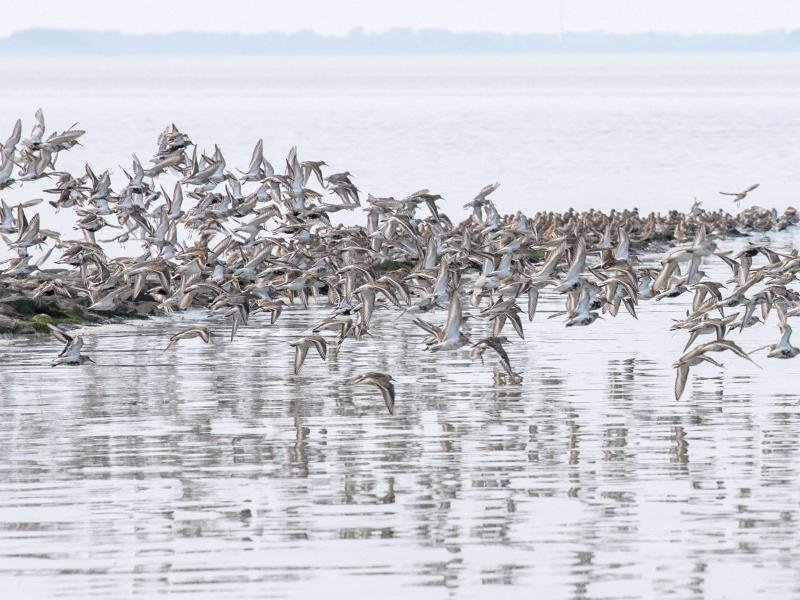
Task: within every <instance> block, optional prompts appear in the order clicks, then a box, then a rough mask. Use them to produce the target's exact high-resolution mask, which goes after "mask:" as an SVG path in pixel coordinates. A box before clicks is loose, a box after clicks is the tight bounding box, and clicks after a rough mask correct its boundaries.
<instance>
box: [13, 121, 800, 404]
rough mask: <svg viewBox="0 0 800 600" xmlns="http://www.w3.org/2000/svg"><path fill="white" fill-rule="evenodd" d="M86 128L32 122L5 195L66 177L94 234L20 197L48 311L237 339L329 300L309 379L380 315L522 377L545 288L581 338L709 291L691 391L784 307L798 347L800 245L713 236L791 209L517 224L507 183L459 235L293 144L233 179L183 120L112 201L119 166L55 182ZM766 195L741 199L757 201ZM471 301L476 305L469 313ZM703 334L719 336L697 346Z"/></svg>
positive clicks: (18, 133)
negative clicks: (781, 248) (387, 313)
mask: <svg viewBox="0 0 800 600" xmlns="http://www.w3.org/2000/svg"><path fill="white" fill-rule="evenodd" d="M83 134H84V131H82V130H80V129H75V126H74V125H73V126H72V127H70V128H68V129H66V130H64V131H61V132H58V131H56V132H53V133H51V134H50V135H49V136H45V120H44V116H43V114H42V111H41V110H39V111H37V113H36V122H35V124H34V126H33V129H32V131H31V133H30V135H29V136H28V137H27V138H24V139H23V138H22V124H21V121H17V123H16V125H15V127H14V129H13V131H12V134H11V136H10V137H9V138H8V140H7V141H6V142H5V144H4V145H3V146H2V148H0V154H1V155H2V156H1V157H0V158H1V159H2V160H0V189H5V188H9V187H11V186H14V185H17V184H20V185H21V184H23V183H25V182H29V181H34V180H39V179H46V180H48V182H49V184H48V185H49V187H48V188H47V189H45V190H44V192H45V193H47V194H48V195H50V196H51V200H50V204H51V205H52V206H53V207H55V209H56V210H58V211H67V210H69V211H73V212H74V215H75V228H76V229H77V230H80V232H81V234H82V236H81V239H70V240H67V239H62V237H61V235H59V233H58V232H55V231H51V230H47V229H44V228H43V227H42V226H41V223H40V215H39V214H35V215H33V216H31V215H30V214H29V213H30V212H31V210H30V209H31V207H33V206H35V205H36V204H37V203H38V202H40V201H41V199H33V200H29V201H26V202H22V203H20V204H17V205H15V206H9V205H8V204H7V203H6V202H5V201H2V207H1V208H0V235H2V239H3V240H4V241H5V244H6V246H7V251H9V252H10V253H11V254H12V255H13V258H11V259H9V260H7V261H5V263H6V265H7V266H6V268H5V270H3V271H2V272H0V286H2V285H4V283H3V282H4V281H7V280H8V278H25V277H36V278H38V279H40V280H41V284H40V285H38V287H37V289H36V291H35V293H34V299H41V298H47V297H55V298H81V299H85V303H86V305H87V306H88V307H89V308H90V309H93V310H110V311H113V310H116V309H117V308H118V307H120V306H121V305H125V304H134V305H135V304H137V303H144V302H150V303H153V304H154V305H155V306H156V307H157V310H159V311H162V312H163V313H172V312H173V311H182V310H186V309H189V308H192V307H195V308H196V307H202V308H205V309H207V311H208V314H209V315H222V316H223V317H224V318H225V319H228V320H229V321H230V325H231V330H230V339H231V341H233V339H234V338H235V336H236V333H237V330H238V329H239V328H240V327H242V326H245V325H247V323H248V318H249V317H250V315H251V314H253V313H254V312H259V311H260V312H265V313H268V314H269V316H270V322H271V323H273V324H274V323H275V322H276V321H277V320H278V319H279V318H280V315H281V312H282V311H283V310H284V309H285V308H286V307H287V306H291V305H293V304H296V303H300V304H302V305H303V306H304V307H307V305H308V302H309V299H310V298H315V299H316V301H317V302H320V301H322V300H323V299H324V301H326V302H327V303H328V304H329V306H330V307H331V312H330V315H329V316H327V317H326V318H324V319H323V320H321V321H320V322H317V323H314V324H312V325H311V326H310V327H309V330H308V335H305V336H304V337H301V338H299V339H296V340H294V341H293V342H292V346H294V349H295V356H294V372H295V373H299V372H300V370H301V369H302V367H303V364H304V362H305V360H306V358H307V355H308V352H309V350H311V349H312V348H313V350H314V351H315V352H316V353H317V354H318V355H319V357H320V358H321V359H323V360H324V359H325V358H326V355H327V352H328V347H329V346H330V345H331V344H335V345H336V347H340V346H342V344H343V343H344V342H345V341H346V340H353V341H358V340H360V339H361V338H362V337H364V336H367V335H371V333H370V325H371V322H372V318H373V315H374V313H375V312H376V310H379V309H393V310H396V311H397V312H398V314H399V317H398V318H401V317H404V316H405V317H406V318H413V322H414V323H415V324H416V325H417V326H419V327H420V328H421V329H422V330H423V331H424V332H425V334H426V337H425V338H424V345H425V347H426V349H427V350H428V351H430V352H452V351H455V350H458V349H460V348H462V347H465V346H469V347H470V348H471V356H472V357H473V358H474V359H480V360H481V361H483V360H484V356H485V355H486V353H487V351H488V350H491V351H492V353H493V354H494V355H496V357H497V359H498V360H499V364H500V366H501V367H502V371H503V373H504V375H503V377H507V378H509V379H510V380H513V381H519V380H521V376H520V374H519V373H517V372H516V371H515V370H514V369H513V368H512V364H511V361H510V359H509V356H508V354H507V352H506V350H505V347H504V346H505V345H506V344H507V343H508V341H509V340H508V337H506V335H505V332H506V331H507V329H508V327H507V326H509V325H510V328H511V330H512V331H513V332H514V334H515V335H516V336H518V337H520V338H524V330H523V326H522V317H523V316H524V317H526V318H527V319H528V320H530V321H533V319H534V317H535V315H536V309H537V302H538V299H539V296H540V294H542V293H543V292H548V293H552V294H556V295H560V296H562V297H563V299H564V305H565V306H564V310H563V312H561V313H559V314H557V315H552V316H559V315H561V316H563V317H564V320H565V325H566V326H567V327H576V326H589V325H591V324H592V323H594V322H595V321H596V320H597V319H600V318H603V317H604V316H607V317H618V316H619V315H620V314H627V315H629V316H630V317H633V318H636V315H637V308H638V307H639V305H640V302H642V301H655V302H658V301H660V300H661V299H663V298H675V297H678V296H682V295H684V294H685V295H692V296H693V298H692V307H691V310H688V311H687V313H686V318H685V319H683V320H681V321H679V322H676V323H675V325H674V327H673V329H681V330H684V331H685V332H687V334H688V335H689V343H688V344H687V346H686V349H685V353H684V354H683V355H682V356H681V357H680V358H679V359H678V360H677V361H676V362H675V363H674V367H675V369H676V371H677V377H676V382H675V397H676V398H680V396H681V395H682V393H683V391H684V388H685V386H686V382H687V379H688V376H689V371H690V369H691V368H692V367H694V366H696V365H699V364H701V363H703V362H707V363H711V364H713V365H717V366H721V365H720V363H719V362H718V361H717V360H716V359H715V358H713V355H714V354H716V353H721V352H722V353H724V352H728V353H731V354H733V355H736V356H738V357H740V358H742V359H744V360H747V361H751V362H752V359H751V358H750V355H751V354H752V352H747V351H745V350H744V349H742V347H741V346H740V345H739V344H737V343H736V342H735V341H734V340H733V339H732V336H733V335H734V334H735V333H737V332H741V331H742V330H744V329H746V328H748V327H751V326H753V325H755V324H757V323H763V322H765V321H766V320H767V317H768V315H769V314H770V312H771V311H773V310H774V311H775V312H776V313H777V314H778V327H779V329H780V339H779V341H778V342H776V343H775V344H773V345H771V346H769V347H768V350H769V352H768V354H767V356H768V357H770V358H792V357H794V356H796V355H797V354H798V352H800V349H798V348H797V347H795V346H792V345H791V342H790V337H791V333H792V329H791V326H790V325H789V320H790V318H791V317H794V316H797V315H798V314H800V293H798V292H797V291H795V290H793V289H791V287H790V286H791V285H793V284H795V283H797V273H798V272H800V256H798V254H797V251H792V252H791V253H790V254H784V253H781V252H778V251H777V250H775V249H773V248H771V247H769V245H767V244H755V243H748V244H747V245H746V246H745V247H744V248H743V249H742V250H740V251H738V252H735V253H732V252H721V251H718V248H717V243H716V241H715V240H717V239H719V238H721V237H725V236H729V235H736V234H740V232H741V231H747V230H758V231H766V230H771V229H783V228H785V227H787V226H789V225H793V224H795V223H796V222H797V221H798V215H797V214H796V212H795V211H794V210H793V209H788V210H787V211H786V212H785V213H783V214H782V215H779V214H778V213H777V212H776V211H766V210H762V209H757V208H751V209H747V210H745V211H742V212H741V213H739V214H738V215H737V216H731V215H729V214H727V213H726V212H723V211H715V212H710V211H705V210H703V209H702V207H701V206H700V204H699V203H697V202H695V204H694V205H693V206H692V208H691V210H690V211H689V212H687V213H681V212H678V211H670V212H669V213H667V214H664V215H662V214H652V213H651V214H649V215H646V216H644V215H640V214H639V212H638V211H637V210H625V211H621V212H618V211H611V212H610V213H609V214H604V213H602V212H599V211H594V210H590V211H587V212H581V213H579V212H575V211H573V210H571V209H570V210H568V211H566V212H564V213H557V212H549V211H548V212H537V213H536V214H534V215H532V216H527V215H525V214H523V213H521V212H517V213H516V214H513V215H503V214H501V213H500V212H498V210H497V207H496V206H495V204H494V203H493V201H492V200H491V199H490V195H491V194H492V193H493V192H494V191H495V190H496V189H497V187H498V184H493V185H488V186H486V187H484V188H483V189H482V190H480V192H479V193H478V194H477V195H476V196H475V197H474V198H473V199H472V200H471V201H470V202H468V203H467V204H465V205H464V206H465V208H466V209H469V210H470V211H471V214H470V215H469V216H468V217H467V218H466V219H464V220H462V221H460V222H458V223H454V222H453V221H451V220H450V218H449V217H448V216H447V215H446V214H444V213H443V212H442V211H441V210H440V207H439V205H438V202H439V201H440V200H441V196H439V195H437V194H433V193H431V192H429V191H428V190H420V191H418V192H415V193H413V194H411V195H410V196H408V197H405V198H401V199H396V198H393V197H380V198H379V197H374V196H372V195H368V196H367V197H366V198H363V197H362V194H361V192H360V191H359V190H358V188H357V187H356V185H355V184H354V183H353V181H352V175H351V174H350V173H349V172H347V171H344V172H339V173H327V174H326V173H325V172H324V171H323V168H324V167H326V166H327V165H326V163H325V162H324V161H313V160H305V161H304V160H301V159H300V157H299V156H298V153H297V151H296V149H294V148H293V149H292V150H291V151H290V152H289V154H288V156H287V158H286V160H285V163H284V164H283V165H282V167H283V168H282V169H276V168H275V167H274V166H273V165H272V164H271V163H270V162H269V161H268V160H267V159H266V158H265V157H264V155H263V144H262V141H261V140H259V141H258V143H257V144H256V145H255V148H254V149H253V152H252V156H251V158H250V162H249V164H248V165H246V166H245V168H244V169H241V170H239V169H229V168H228V165H227V162H226V159H225V157H224V156H223V154H222V151H221V150H220V149H219V148H218V147H216V146H215V147H214V151H213V152H212V153H210V154H206V153H205V152H204V151H200V150H199V149H198V146H197V145H195V144H193V142H192V141H191V139H190V138H189V136H188V135H187V134H186V133H184V132H181V131H180V130H179V129H178V128H177V127H176V126H175V125H174V124H173V125H171V126H169V127H167V128H166V129H165V130H164V131H163V132H162V133H161V134H160V136H159V138H158V148H157V151H156V152H155V154H154V155H153V157H152V158H151V159H150V160H149V162H148V163H147V164H146V165H145V164H143V163H142V162H141V161H140V160H139V159H138V158H137V157H136V156H135V155H134V156H133V163H132V168H131V170H130V172H128V171H127V170H125V169H122V171H123V173H124V175H125V177H126V179H127V181H126V183H125V185H124V186H123V187H119V188H116V189H114V188H112V181H111V173H110V172H109V171H107V170H106V171H102V172H96V171H95V170H94V169H92V168H91V167H90V166H89V165H88V164H87V165H86V166H85V169H84V172H83V173H80V174H78V175H74V174H72V173H69V172H66V171H59V170H57V169H56V162H57V159H58V157H59V155H60V154H61V153H62V152H65V151H68V150H70V149H71V148H72V147H74V146H75V145H76V144H78V143H79V139H80V138H81V137H82V136H83ZM163 177H174V178H176V179H177V181H176V183H175V185H174V188H173V189H172V192H171V193H170V192H168V191H167V190H166V189H165V188H164V187H163V186H162V185H161V184H160V183H159V178H163ZM756 187H757V185H753V186H750V187H749V188H747V189H746V190H743V191H742V192H738V193H733V194H730V195H732V196H733V197H734V199H735V201H736V202H739V201H741V200H743V199H744V198H745V197H746V196H747V195H748V193H750V192H752V191H753V190H755V189H756ZM315 188H316V189H315ZM362 202H363V205H362ZM359 209H361V210H363V211H364V212H365V213H366V224H365V225H344V224H334V223H333V222H332V219H331V217H332V215H334V214H335V213H338V212H340V211H355V210H359ZM109 232H113V233H109ZM101 236H102V238H103V239H100V237H101ZM130 241H135V242H137V243H138V245H139V246H141V248H142V252H141V253H140V254H138V255H132V256H122V257H118V258H111V257H109V255H108V254H107V253H106V251H105V250H104V245H108V244H112V243H116V244H125V243H126V242H130ZM656 244H661V245H662V246H661V247H662V248H663V247H665V246H664V245H665V244H666V245H667V246H666V247H668V248H669V251H668V252H666V253H665V255H664V257H663V259H662V260H661V261H660V264H659V263H658V262H656V263H655V264H650V265H648V264H643V263H642V261H640V258H639V257H640V256H641V255H642V254H643V252H641V251H640V250H641V249H644V248H649V249H652V248H653V246H654V245H656ZM43 248H46V249H43ZM634 248H635V249H637V252H634ZM35 249H39V250H38V252H39V255H38V257H36V258H34V256H33V255H32V254H31V252H32V251H34V250H35ZM54 251H57V257H55V258H54V260H55V263H56V264H58V265H62V266H63V267H64V269H65V270H61V271H54V270H42V269H41V267H42V266H43V265H44V263H45V262H46V261H47V260H48V259H49V258H50V256H51V253H53V252H54ZM708 260H720V261H724V263H725V264H726V265H728V267H730V270H731V279H730V281H727V282H720V281H712V280H710V279H709V277H708V276H707V275H706V273H705V272H704V271H703V270H702V267H703V265H704V261H708ZM68 275H69V276H68ZM729 285H732V290H729V289H728V287H729ZM464 304H470V305H471V306H472V307H473V308H472V309H471V311H470V312H471V314H465V309H464ZM438 308H442V309H446V310H447V318H446V320H445V321H444V322H443V323H435V322H432V321H430V320H428V319H429V318H424V317H425V316H426V315H427V314H429V313H433V312H434V311H435V310H436V309H438ZM621 308H622V309H623V310H622V311H621V310H620V309H621ZM731 309H741V311H740V312H737V313H731V312H730V310H731ZM756 311H758V312H756ZM467 319H473V320H474V321H473V323H475V322H476V321H478V322H481V321H482V322H485V323H486V326H485V331H486V333H487V335H485V336H483V337H482V338H481V339H477V340H474V341H473V340H470V338H469V337H468V336H467V334H466V333H465V322H466V320H467ZM50 327H51V329H52V330H53V333H54V334H55V336H56V338H58V340H60V341H61V342H62V343H63V344H64V349H63V350H62V351H61V353H60V354H59V355H58V357H56V358H55V359H54V360H53V365H54V366H55V365H79V364H83V363H86V362H89V361H91V358H90V357H88V356H87V355H85V354H84V353H83V352H82V347H83V339H82V337H81V336H80V335H74V336H73V335H70V334H68V333H67V332H66V331H64V330H62V329H61V328H59V327H56V326H52V325H51V326H50ZM472 329H476V327H473V328H472ZM509 335H511V334H509ZM210 336H211V333H210V331H209V329H208V327H206V326H193V327H191V328H188V329H185V330H183V331H181V332H179V333H177V334H175V335H173V336H172V337H171V338H170V339H169V341H168V343H167V346H166V348H165V351H166V350H169V349H170V348H172V347H173V346H175V345H176V344H177V343H179V342H180V341H181V340H186V339H191V338H199V339H201V340H202V341H203V342H208V341H209V339H210ZM701 336H712V338H713V339H711V341H706V342H704V343H699V344H697V345H694V346H693V347H692V345H693V344H695V343H696V342H697V340H698V338H700V337H701ZM759 350H761V349H759ZM347 383H351V384H358V383H368V384H372V385H374V386H376V387H377V388H378V389H379V390H380V392H381V393H382V395H383V398H384V400H385V403H386V407H387V409H388V411H389V412H390V413H393V411H394V405H395V390H394V385H393V378H392V376H391V375H389V374H387V373H383V372H367V373H362V374H360V375H357V376H356V377H353V378H351V379H348V380H347Z"/></svg>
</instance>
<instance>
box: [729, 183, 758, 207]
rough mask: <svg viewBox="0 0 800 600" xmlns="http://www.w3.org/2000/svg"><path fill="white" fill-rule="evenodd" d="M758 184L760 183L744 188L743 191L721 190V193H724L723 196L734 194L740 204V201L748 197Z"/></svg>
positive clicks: (735, 200)
mask: <svg viewBox="0 0 800 600" xmlns="http://www.w3.org/2000/svg"><path fill="white" fill-rule="evenodd" d="M758 186H759V184H757V183H754V184H753V185H751V186H750V187H747V188H745V189H743V190H742V191H741V192H720V194H722V195H723V196H733V197H734V198H733V201H734V202H736V203H737V204H738V203H739V202H741V201H742V200H744V199H745V198H747V194H749V193H750V192H752V191H753V190H754V189H756V188H757V187H758Z"/></svg>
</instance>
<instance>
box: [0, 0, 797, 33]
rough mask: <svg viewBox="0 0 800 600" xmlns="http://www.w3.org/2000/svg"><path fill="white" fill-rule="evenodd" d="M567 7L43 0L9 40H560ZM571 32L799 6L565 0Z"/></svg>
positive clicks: (547, 2) (783, 16)
mask: <svg viewBox="0 0 800 600" xmlns="http://www.w3.org/2000/svg"><path fill="white" fill-rule="evenodd" d="M559 4H560V0H488V1H486V0H400V1H399V2H389V1H384V0H302V1H287V0H280V1H272V0H270V1H262V2H256V1H253V0H224V1H222V2H220V1H219V0H136V1H135V2H121V1H120V2H117V1H109V0H73V1H71V2H65V1H64V0H35V1H34V2H27V3H24V4H19V3H18V4H15V5H14V8H12V9H10V10H5V11H4V12H3V18H2V20H0V35H3V36H5V35H7V34H9V33H11V32H13V31H16V30H19V29H27V28H31V27H50V28H52V27H57V28H82V29H96V30H119V31H125V32H131V33H146V32H167V31H175V30H198V31H200V30H202V31H239V32H242V33H257V32H263V31H276V30H283V31H295V30H298V29H312V30H315V31H318V32H321V33H332V34H340V33H345V32H347V31H348V30H350V29H352V28H353V27H364V28H366V29H368V30H377V31H381V30H385V29H389V28H392V27H414V28H420V27H439V28H447V29H451V30H455V31H502V32H532V31H537V32H556V31H558V23H559V16H558V15H559V9H558V7H559ZM563 4H564V6H565V8H564V20H565V25H566V26H565V29H566V30H571V31H586V30H605V31H610V32H620V33H627V32H634V31H653V30H658V31H678V32H689V33H695V32H754V31H762V30H765V29H776V28H786V29H800V0H563Z"/></svg>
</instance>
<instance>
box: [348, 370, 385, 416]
mask: <svg viewBox="0 0 800 600" xmlns="http://www.w3.org/2000/svg"><path fill="white" fill-rule="evenodd" d="M393 381H394V379H392V376H391V375H387V374H386V373H379V372H377V371H370V372H368V373H362V374H360V375H355V376H354V377H350V378H349V379H346V380H345V383H347V384H348V385H355V384H357V383H369V384H372V385H374V386H375V387H377V388H378V389H379V390H380V392H381V395H382V396H383V401H384V402H385V403H386V409H387V410H388V411H389V414H390V415H393V414H394V383H392V382H393Z"/></svg>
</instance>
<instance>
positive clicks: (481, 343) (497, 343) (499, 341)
mask: <svg viewBox="0 0 800 600" xmlns="http://www.w3.org/2000/svg"><path fill="white" fill-rule="evenodd" d="M507 343H508V338H507V337H505V336H497V337H495V336H491V337H486V338H483V339H482V340H478V341H477V342H475V343H474V344H473V345H472V352H471V353H470V358H472V359H475V358H480V359H481V364H483V355H484V353H485V352H486V350H488V349H489V348H491V349H492V350H494V351H495V353H496V354H497V356H498V357H499V358H500V365H501V366H502V367H503V369H505V371H506V373H508V374H509V375H510V376H511V377H516V375H517V374H516V373H514V371H513V370H512V369H511V362H510V361H509V359H508V353H507V352H506V349H505V348H503V344H507Z"/></svg>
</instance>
